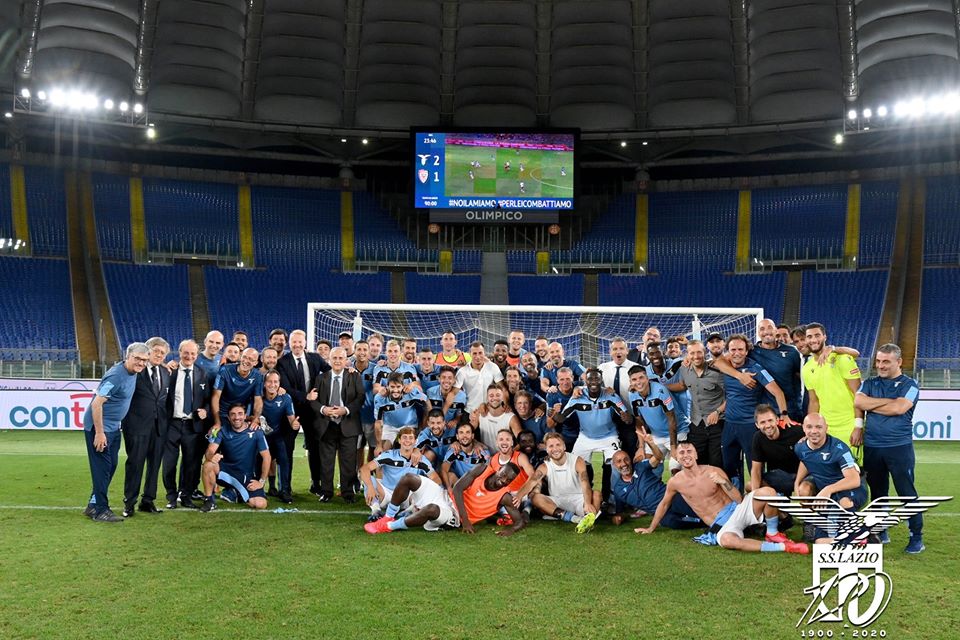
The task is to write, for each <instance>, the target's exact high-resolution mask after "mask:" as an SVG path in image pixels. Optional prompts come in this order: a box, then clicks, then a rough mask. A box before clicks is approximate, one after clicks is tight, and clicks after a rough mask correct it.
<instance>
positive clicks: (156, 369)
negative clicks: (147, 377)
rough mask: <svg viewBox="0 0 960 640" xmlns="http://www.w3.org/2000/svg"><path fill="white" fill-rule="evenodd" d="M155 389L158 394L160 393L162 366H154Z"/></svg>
mask: <svg viewBox="0 0 960 640" xmlns="http://www.w3.org/2000/svg"><path fill="white" fill-rule="evenodd" d="M153 391H154V393H156V394H158V395H159V394H160V368H159V367H154V368H153Z"/></svg>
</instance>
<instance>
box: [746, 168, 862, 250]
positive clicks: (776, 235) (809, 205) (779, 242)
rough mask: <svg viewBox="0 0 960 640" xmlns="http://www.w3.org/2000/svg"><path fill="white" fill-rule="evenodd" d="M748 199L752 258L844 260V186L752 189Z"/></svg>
mask: <svg viewBox="0 0 960 640" xmlns="http://www.w3.org/2000/svg"><path fill="white" fill-rule="evenodd" d="M751 197H752V203H751V205H752V206H751V216H750V233H751V235H750V256H751V257H752V258H757V259H759V260H762V261H768V260H794V259H814V258H834V259H840V258H842V257H843V234H844V228H845V223H846V211H847V185H845V184H832V185H818V186H810V187H789V188H777V189H755V190H754V191H753V194H752V196H751Z"/></svg>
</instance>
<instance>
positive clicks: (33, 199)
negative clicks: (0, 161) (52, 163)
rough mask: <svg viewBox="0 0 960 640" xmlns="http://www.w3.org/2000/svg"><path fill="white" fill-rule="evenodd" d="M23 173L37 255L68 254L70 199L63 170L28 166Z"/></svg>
mask: <svg viewBox="0 0 960 640" xmlns="http://www.w3.org/2000/svg"><path fill="white" fill-rule="evenodd" d="M23 177H24V182H25V185H26V191H27V213H28V216H29V221H30V243H31V245H32V252H33V255H35V256H66V255H67V202H66V195H65V193H64V186H63V172H62V171H58V170H56V169H50V168H47V167H32V166H28V167H24V168H23ZM8 183H9V182H8Z"/></svg>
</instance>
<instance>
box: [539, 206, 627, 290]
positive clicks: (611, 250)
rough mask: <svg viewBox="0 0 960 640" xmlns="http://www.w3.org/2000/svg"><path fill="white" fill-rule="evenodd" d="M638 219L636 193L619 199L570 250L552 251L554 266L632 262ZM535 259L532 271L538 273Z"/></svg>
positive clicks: (551, 257) (551, 256)
mask: <svg viewBox="0 0 960 640" xmlns="http://www.w3.org/2000/svg"><path fill="white" fill-rule="evenodd" d="M636 217H637V214H636V205H635V196H634V194H625V195H620V196H617V197H615V198H613V199H612V200H611V201H610V205H609V206H608V207H607V209H606V211H604V212H603V213H602V214H600V215H599V216H598V217H597V218H596V220H594V221H593V224H592V225H591V227H590V230H589V231H587V232H586V233H585V234H583V237H581V238H580V240H579V241H577V242H575V243H574V245H573V247H572V248H571V249H569V250H560V251H551V252H550V260H551V261H552V262H553V263H554V264H569V263H575V264H585V263H591V262H593V263H604V264H609V263H617V262H629V263H632V262H633V247H634V244H635V235H636ZM532 259H533V269H532V270H531V271H532V272H533V271H536V256H535V255H534V256H533V258H532Z"/></svg>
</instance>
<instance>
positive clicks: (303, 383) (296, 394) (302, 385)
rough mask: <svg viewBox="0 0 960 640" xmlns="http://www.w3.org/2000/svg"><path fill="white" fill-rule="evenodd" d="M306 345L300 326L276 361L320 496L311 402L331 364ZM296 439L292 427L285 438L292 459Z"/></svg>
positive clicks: (312, 484)
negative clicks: (316, 381)
mask: <svg viewBox="0 0 960 640" xmlns="http://www.w3.org/2000/svg"><path fill="white" fill-rule="evenodd" d="M306 347H307V334H306V333H304V332H303V331H301V330H300V329H296V330H294V331H291V332H290V351H289V352H288V353H285V354H283V356H281V357H280V359H279V360H277V373H279V374H280V386H281V387H283V388H284V389H285V390H286V392H287V393H289V394H290V397H291V398H292V399H293V410H294V412H296V414H297V418H298V419H299V420H300V424H301V425H303V440H304V442H303V446H304V448H305V449H306V450H307V456H308V462H309V464H310V492H311V493H313V494H315V495H320V475H321V474H320V439H319V436H318V435H317V433H316V429H314V426H313V424H314V421H315V416H314V414H313V408H312V407H311V406H310V401H311V400H315V399H316V390H315V389H314V388H313V381H314V380H316V379H317V376H319V375H320V374H321V373H324V372H326V371H329V370H330V365H329V364H327V361H326V360H324V359H323V358H321V357H320V355H319V354H316V353H307V351H306ZM296 438H297V432H296V431H293V430H291V431H290V432H289V433H287V434H286V439H285V441H284V442H285V444H286V447H287V454H288V456H289V458H290V459H291V460H293V453H294V451H293V450H294V442H295V441H296Z"/></svg>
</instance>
